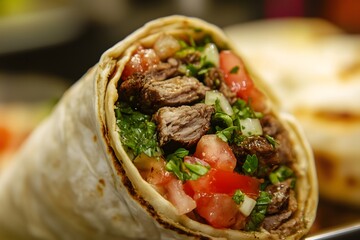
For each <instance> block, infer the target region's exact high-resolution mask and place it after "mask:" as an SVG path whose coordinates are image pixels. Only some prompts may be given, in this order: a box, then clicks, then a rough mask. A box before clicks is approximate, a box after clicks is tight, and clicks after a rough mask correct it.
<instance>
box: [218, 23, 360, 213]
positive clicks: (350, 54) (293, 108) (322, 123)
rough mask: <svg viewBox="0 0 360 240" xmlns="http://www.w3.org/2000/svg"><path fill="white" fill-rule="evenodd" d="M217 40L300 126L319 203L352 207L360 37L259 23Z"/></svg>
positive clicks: (321, 26) (359, 128)
mask: <svg viewBox="0 0 360 240" xmlns="http://www.w3.org/2000/svg"><path fill="white" fill-rule="evenodd" d="M225 32H226V33H227V34H228V35H229V37H230V38H231V39H232V40H233V41H234V43H235V45H236V46H237V47H238V49H239V51H240V53H242V55H243V56H244V58H245V61H246V62H248V66H249V67H250V69H251V70H252V71H253V74H254V75H256V76H258V77H260V78H262V79H264V80H265V81H267V82H268V84H270V85H275V87H274V90H275V91H276V92H277V95H278V96H279V97H280V101H279V102H281V103H283V105H282V107H283V108H284V109H286V110H288V111H290V112H292V113H293V114H294V115H295V116H296V117H297V118H298V120H299V121H300V123H301V124H302V125H303V128H304V131H305V133H306V135H307V137H308V139H309V141H310V144H311V145H312V148H313V150H314V154H315V158H316V164H317V172H318V178H319V187H320V195H321V196H322V197H323V198H326V199H329V200H332V201H334V202H337V203H343V204H345V205H348V206H355V207H360V35H349V34H346V33H344V32H342V31H341V30H340V29H339V28H337V27H335V26H333V25H332V24H330V23H328V22H326V21H324V20H320V19H278V20H268V21H259V22H252V23H247V24H241V25H233V26H229V27H227V28H225Z"/></svg>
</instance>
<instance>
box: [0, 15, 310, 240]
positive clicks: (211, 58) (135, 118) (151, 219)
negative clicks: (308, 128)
mask: <svg viewBox="0 0 360 240" xmlns="http://www.w3.org/2000/svg"><path fill="white" fill-rule="evenodd" d="M174 40H175V41H174ZM219 56H220V57H219ZM224 56H225V60H224ZM226 56H227V57H226ZM229 59H230V60H231V61H230V60H229ZM234 59H235V60H234ZM224 61H225V63H226V62H227V63H228V62H229V61H230V62H234V61H235V63H236V64H235V65H231V64H230V65H229V64H225V63H224ZM230 68H231V69H230ZM169 69H170V70H169ZM213 71H215V73H216V74H217V75H216V74H215V76H216V77H212V78H211V77H210V75H211V76H212V75H214V74H210V73H212V72H213ZM238 74H242V75H241V76H242V77H244V78H241V79H242V80H243V79H245V80H244V81H245V83H246V84H247V85H246V86H247V87H240V88H236V86H235V87H234V86H233V85H231V84H229V82H230V83H233V84H234V85H236V83H237V82H236V81H237V80H236V79H235V80H234V79H233V76H239V75H238ZM229 79H230V80H229ZM244 89H245V90H246V91H245V90H244ZM229 90H230V91H229ZM271 94H272V93H271V92H270V89H268V88H266V87H265V85H264V84H263V83H262V82H261V81H258V80H255V79H253V80H252V79H251V77H250V76H249V75H248V74H247V72H246V69H245V68H244V66H243V63H242V61H241V59H240V58H239V56H238V54H237V52H236V50H235V49H234V48H233V47H232V45H231V43H230V42H229V40H228V39H227V37H226V36H225V35H224V33H223V32H222V31H221V30H220V29H219V28H217V27H216V26H213V25H211V24H209V23H206V22H204V21H202V20H199V19H195V18H189V17H184V16H170V17H165V18H160V19H157V20H154V21H151V22H149V23H147V24H146V25H144V26H143V27H142V28H140V29H138V30H137V31H135V32H134V33H133V34H131V35H129V36H128V37H127V38H125V39H124V40H122V41H121V42H119V43H117V44H116V45H115V46H114V47H112V48H110V49H109V50H107V51H106V52H105V53H104V54H103V55H102V56H101V59H100V61H99V62H98V63H97V64H96V65H95V66H94V67H92V68H91V69H90V70H89V71H88V72H87V73H86V74H85V75H84V76H83V77H82V78H81V79H80V80H79V81H78V82H77V83H75V84H74V85H73V86H72V87H71V88H70V89H69V90H68V91H67V92H66V93H65V94H64V96H63V97H62V99H61V100H60V102H59V103H58V104H57V106H56V107H55V109H54V111H53V113H52V114H51V115H50V116H49V117H48V118H47V119H46V120H45V121H44V122H43V123H42V124H41V125H40V126H39V127H38V128H37V129H36V130H35V131H34V132H33V134H32V135H31V136H30V137H29V138H28V140H27V142H26V143H25V144H24V146H23V147H22V149H21V150H20V151H19V153H18V155H17V157H16V158H15V160H14V161H13V162H12V163H11V164H10V165H9V166H8V167H7V168H6V169H5V170H4V171H3V172H2V173H1V178H0V191H1V194H0V202H1V205H0V237H1V238H2V239H3V238H4V239H32V238H34V239H281V238H287V239H299V238H301V237H302V236H304V235H305V234H306V233H307V232H308V231H309V229H310V227H311V224H312V223H313V221H314V218H315V213H316V207H317V182H316V175H315V167H314V162H313V156H312V153H311V150H310V148H309V145H308V143H307V141H306V139H305V138H304V135H303V133H302V132H301V130H300V129H299V126H298V124H297V123H296V121H295V120H294V119H293V118H292V117H291V116H290V115H288V114H286V113H283V112H281V111H280V109H278V108H277V105H276V104H275V102H274V101H273V99H274V98H273V97H272V95H271ZM152 131H153V132H152ZM137 134H140V135H139V137H137V136H138V135H137ZM141 134H143V135H141ZM144 136H145V137H144ZM134 139H135V140H134ZM132 141H133V142H132ZM254 146H255V147H254ZM202 184H203V185H202ZM215 213H216V214H215ZM219 213H220V214H219ZM214 215H216V216H215V217H214V218H212V216H214Z"/></svg>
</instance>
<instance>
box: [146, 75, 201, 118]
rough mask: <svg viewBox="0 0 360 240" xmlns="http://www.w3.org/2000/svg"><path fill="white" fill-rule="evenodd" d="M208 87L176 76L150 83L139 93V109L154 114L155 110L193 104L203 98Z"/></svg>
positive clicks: (188, 78)
mask: <svg viewBox="0 0 360 240" xmlns="http://www.w3.org/2000/svg"><path fill="white" fill-rule="evenodd" d="M207 90H208V87H206V86H204V85H203V84H202V83H201V82H199V81H198V80H197V79H196V78H193V77H186V76H181V77H180V76H178V77H174V78H171V79H168V80H164V81H151V82H148V83H146V84H145V86H144V87H143V89H142V91H141V92H140V102H141V109H142V110H143V111H144V112H155V111H156V110H157V109H159V108H161V107H164V106H170V107H176V106H181V105H186V104H194V103H196V102H199V101H200V100H202V99H204V98H205V92H206V91H207Z"/></svg>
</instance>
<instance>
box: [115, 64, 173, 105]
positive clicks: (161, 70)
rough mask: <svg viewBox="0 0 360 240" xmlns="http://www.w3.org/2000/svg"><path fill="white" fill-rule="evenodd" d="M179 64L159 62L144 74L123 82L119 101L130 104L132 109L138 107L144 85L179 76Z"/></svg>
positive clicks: (130, 77) (138, 74)
mask: <svg viewBox="0 0 360 240" xmlns="http://www.w3.org/2000/svg"><path fill="white" fill-rule="evenodd" d="M178 65H179V62H178V61H177V60H176V59H174V58H169V59H168V61H167V62H161V63H159V64H158V65H156V66H154V67H153V68H151V69H150V70H149V71H147V72H146V73H139V72H136V73H134V74H132V75H130V76H129V77H128V78H127V79H126V80H125V81H123V82H122V83H121V85H120V87H119V93H120V96H119V97H120V99H121V100H123V101H127V102H129V103H131V105H132V106H133V107H139V105H140V99H141V96H140V95H139V93H140V92H141V91H142V89H143V88H144V86H145V84H146V83H150V82H154V81H163V80H165V79H168V78H172V77H175V76H177V75H179V72H178Z"/></svg>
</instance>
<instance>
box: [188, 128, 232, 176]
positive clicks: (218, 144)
mask: <svg viewBox="0 0 360 240" xmlns="http://www.w3.org/2000/svg"><path fill="white" fill-rule="evenodd" d="M194 156H195V157H197V158H200V159H201V160H203V161H205V162H207V163H208V164H209V165H210V166H211V167H212V168H217V169H223V170H226V171H233V170H234V169H235V166H236V158H235V155H234V153H233V152H232V150H231V148H230V146H229V145H228V144H227V143H226V142H224V141H223V140H221V139H220V138H219V137H217V136H216V135H215V134H210V135H204V136H202V137H201V139H200V141H199V142H198V144H197V146H196V151H195V153H194Z"/></svg>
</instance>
